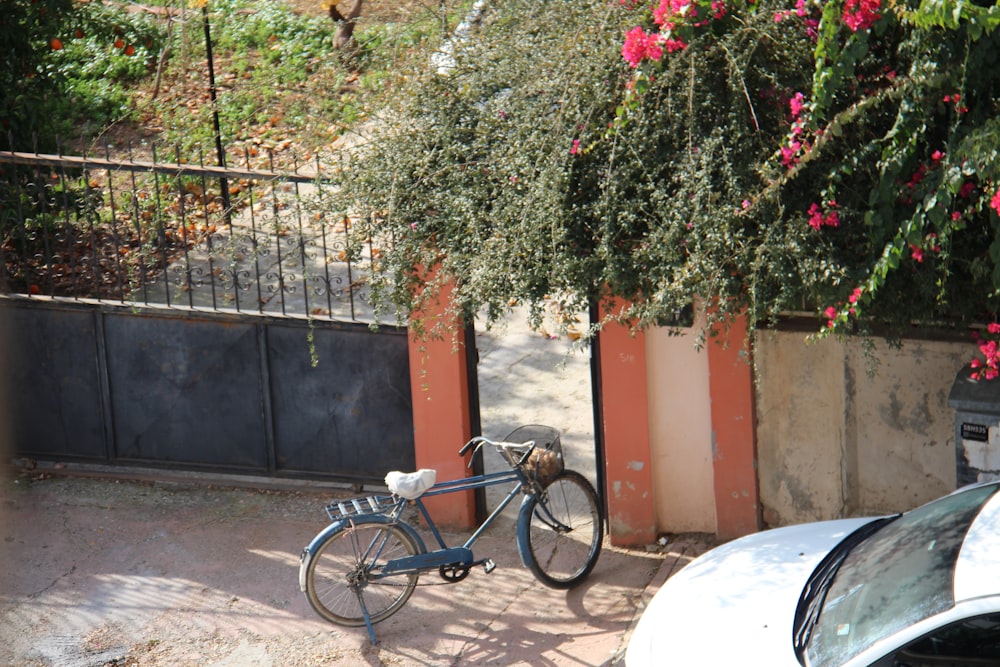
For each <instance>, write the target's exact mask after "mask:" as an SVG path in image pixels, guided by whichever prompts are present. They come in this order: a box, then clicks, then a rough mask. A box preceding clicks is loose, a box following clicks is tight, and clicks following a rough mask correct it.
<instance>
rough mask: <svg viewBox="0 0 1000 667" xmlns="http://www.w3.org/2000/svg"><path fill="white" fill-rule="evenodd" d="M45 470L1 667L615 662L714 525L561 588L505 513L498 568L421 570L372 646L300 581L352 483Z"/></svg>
mask: <svg viewBox="0 0 1000 667" xmlns="http://www.w3.org/2000/svg"><path fill="white" fill-rule="evenodd" d="M40 470H41V468H39V469H36V470H35V471H33V472H31V473H30V474H29V473H24V472H21V473H10V474H8V475H7V476H6V477H5V478H4V479H3V480H2V487H0V507H2V510H0V511H2V513H0V537H2V540H0V558H2V562H3V563H4V567H3V569H2V571H0V664H3V665H13V666H17V667H40V666H43V665H44V666H52V667H97V666H101V667H109V666H113V667H125V666H129V667H131V666H138V665H141V666H145V665H151V666H154V667H158V666H167V665H170V666H171V667H173V666H180V665H192V666H194V665H197V666H198V667H242V666H244V665H247V666H250V665H253V666H258V667H269V666H273V667H279V666H280V667H284V666H289V665H394V666H401V667H408V666H411V665H533V666H535V665H551V666H560V665H610V664H616V663H617V661H618V660H619V659H620V655H621V652H622V650H623V649H624V646H625V642H626V640H627V636H628V632H629V629H630V627H631V626H632V623H633V621H634V620H635V619H636V618H637V615H638V612H639V610H641V608H642V607H643V604H644V601H645V600H647V599H648V597H649V596H650V595H651V594H652V592H653V591H654V589H655V587H656V586H658V584H659V583H661V582H662V580H663V579H665V578H666V576H668V575H669V574H670V573H672V572H674V571H676V570H677V569H678V568H679V567H681V566H683V565H684V564H685V563H686V562H688V561H689V560H690V558H691V557H692V556H694V555H696V554H698V553H700V552H702V551H703V550H704V549H705V548H706V547H707V546H708V544H707V541H706V539H705V538H703V537H700V536H687V537H683V538H677V539H674V540H672V541H671V542H669V543H668V544H667V545H666V546H665V547H662V548H656V549H655V550H646V549H639V550H623V549H616V548H611V547H609V546H607V545H605V549H604V551H603V553H602V555H601V558H600V560H599V562H598V564H597V567H596V568H595V570H594V572H593V573H592V574H591V576H590V577H589V578H588V580H587V581H586V582H584V583H583V584H582V585H581V586H579V587H578V588H576V589H574V590H572V591H568V592H567V591H556V590H552V589H549V588H546V587H544V586H542V585H541V584H540V583H538V582H537V581H536V580H535V579H534V578H533V576H532V575H531V574H530V572H529V571H528V570H526V569H525V568H523V567H522V566H521V564H520V560H519V558H518V556H517V551H516V546H515V541H514V539H513V536H514V527H513V525H511V524H510V523H504V522H501V523H500V524H498V525H497V526H496V527H495V528H494V529H492V530H491V531H489V532H488V533H486V534H485V535H484V536H483V538H482V539H481V541H480V542H479V543H477V545H476V546H475V552H476V556H477V557H485V556H490V557H492V558H493V559H494V561H496V563H497V568H496V569H495V570H494V571H493V573H492V574H489V575H487V574H485V573H483V572H482V571H481V570H479V569H477V570H475V571H474V572H473V573H472V574H471V575H470V576H469V577H468V578H467V579H466V580H465V581H463V582H461V583H458V584H451V585H446V584H443V583H442V580H440V579H439V578H438V577H436V576H434V575H427V576H425V577H422V578H421V581H420V583H421V585H420V586H419V587H418V588H417V590H416V592H415V593H414V595H413V597H412V598H411V599H410V601H409V602H408V603H407V605H406V606H405V607H404V608H403V609H402V610H401V611H400V612H399V613H397V614H396V615H395V616H393V617H391V618H390V619H388V620H386V621H385V622H383V623H380V624H377V625H376V626H375V629H376V633H377V635H378V638H379V640H380V642H379V645H378V646H376V647H372V646H370V645H369V642H368V638H367V633H366V631H365V629H364V628H344V627H339V626H335V625H331V624H329V623H327V622H325V621H323V620H322V619H320V617H319V616H317V615H316V614H315V613H314V612H313V611H312V609H311V608H310V607H309V605H308V602H307V601H306V599H305V596H304V595H303V594H302V593H301V592H300V591H299V590H298V585H297V571H298V556H299V552H300V550H301V549H302V547H303V546H304V545H305V544H306V543H307V542H308V541H309V540H310V539H311V538H312V536H313V535H314V534H315V533H316V532H318V531H319V530H320V529H322V528H323V527H324V525H325V523H326V518H325V514H324V513H323V511H322V508H323V506H324V504H325V503H326V502H327V500H329V499H330V498H332V497H335V496H345V495H350V494H349V493H346V492H344V491H343V490H337V489H335V488H332V487H327V488H312V489H308V490H306V489H301V490H297V491H296V490H261V489H251V488H227V486H228V485H227V486H218V485H209V484H207V483H205V480H199V479H195V478H192V479H187V480H185V479H178V480H176V481H162V476H160V479H161V481H156V482H152V481H124V480H122V481H116V480H113V479H106V478H88V477H70V476H64V475H62V474H55V475H53V474H51V473H62V472H65V469H63V470H50V472H44V471H42V472H40ZM8 472H9V471H8ZM222 482H224V483H225V482H228V484H237V483H239V482H240V480H239V479H237V478H230V479H228V480H222ZM454 537H455V538H456V539H458V538H459V537H460V536H454ZM425 584H426V585H425ZM437 584H441V585H437Z"/></svg>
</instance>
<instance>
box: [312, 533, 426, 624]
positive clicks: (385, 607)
mask: <svg viewBox="0 0 1000 667" xmlns="http://www.w3.org/2000/svg"><path fill="white" fill-rule="evenodd" d="M417 553H419V548H418V546H417V544H416V542H415V541H414V540H413V538H412V537H411V536H410V534H409V533H407V532H406V531H405V530H403V529H402V528H400V527H398V526H395V525H392V524H385V523H361V524H355V525H353V526H345V527H344V528H343V529H342V530H339V531H337V532H336V533H333V534H332V535H330V537H329V538H327V540H326V541H325V542H323V544H322V545H320V547H319V548H318V549H317V550H316V553H315V555H314V556H313V559H312V561H311V562H310V563H309V567H308V569H307V570H306V597H307V598H308V599H309V604H311V605H312V607H313V609H315V610H316V612H317V613H318V614H319V615H320V616H322V617H323V618H325V619H326V620H328V621H332V622H333V623H337V624H339V625H347V626H352V627H353V626H360V625H365V615H364V609H367V610H368V616H369V618H370V619H371V622H372V623H378V622H379V621H383V620H385V619H387V618H389V617H390V616H392V615H393V614H394V613H396V612H397V611H399V609H400V608H401V607H402V606H403V605H404V604H405V603H406V601H407V600H408V599H409V598H410V595H412V594H413V588H414V587H415V586H416V585H417V579H418V577H419V575H417V574H401V575H398V576H390V577H385V578H384V579H381V578H377V577H376V575H377V574H378V573H379V572H380V571H381V569H382V568H383V567H384V566H385V563H386V562H387V561H389V560H391V559H393V558H401V557H403V556H412V555H414V554H417ZM362 600H363V602H364V607H362Z"/></svg>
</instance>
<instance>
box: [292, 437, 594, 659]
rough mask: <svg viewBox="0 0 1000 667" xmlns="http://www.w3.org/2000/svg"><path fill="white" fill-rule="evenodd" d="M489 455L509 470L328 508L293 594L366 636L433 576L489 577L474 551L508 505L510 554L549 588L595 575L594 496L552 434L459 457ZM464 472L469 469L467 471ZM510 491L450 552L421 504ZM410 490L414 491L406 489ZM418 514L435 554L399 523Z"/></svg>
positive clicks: (407, 482)
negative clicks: (478, 572)
mask: <svg viewBox="0 0 1000 667" xmlns="http://www.w3.org/2000/svg"><path fill="white" fill-rule="evenodd" d="M484 446H488V447H493V448H495V450H496V451H497V452H498V453H499V454H500V455H501V456H502V457H503V459H504V461H505V462H506V463H508V464H509V465H510V469H509V470H505V471H501V472H495V473H487V474H484V475H476V476H473V477H467V478H463V479H457V480H451V481H445V482H439V483H434V480H433V477H434V476H435V475H434V471H418V473H411V474H409V475H403V474H402V473H395V476H393V473H390V475H387V485H388V486H389V489H390V494H389V495H384V494H382V495H371V496H367V497H361V498H352V499H348V500H340V501H333V502H331V503H330V504H328V505H327V506H326V512H327V515H328V516H329V517H330V520H331V523H330V525H329V526H327V527H326V528H325V529H324V530H322V531H321V532H320V533H319V534H317V535H316V537H315V538H313V540H312V541H311V542H310V543H309V545H308V546H306V547H305V548H304V549H303V550H302V555H301V557H300V565H299V588H300V589H301V590H302V592H303V593H305V595H306V597H307V598H308V600H309V603H310V605H312V607H313V609H314V610H315V611H316V612H317V613H318V614H319V615H320V616H322V617H323V618H325V619H326V620H328V621H331V622H333V623H336V624H338V625H344V626H350V627H360V626H362V625H364V626H365V627H366V628H367V630H368V637H369V639H370V640H371V643H372V644H376V643H377V642H376V639H375V631H374V629H373V625H374V624H375V623H379V622H381V621H384V620H385V619H387V618H389V617H390V616H392V615H393V614H395V613H396V612H397V611H399V610H400V609H401V608H402V607H403V605H404V604H406V601H407V600H409V598H410V596H411V595H412V594H413V590H414V588H415V587H416V585H417V581H418V579H419V578H420V575H421V574H427V573H429V572H433V571H437V573H438V575H439V576H440V577H441V578H442V579H443V580H444V582H445V583H449V584H454V583H458V582H460V581H462V580H463V579H465V578H466V577H467V576H468V575H469V572H470V570H471V569H472V568H473V567H478V566H482V567H483V569H484V571H485V572H486V573H487V574H489V573H490V572H492V571H493V569H494V568H495V567H496V565H495V564H494V562H493V561H492V560H491V559H490V558H480V559H477V558H476V557H475V555H474V554H473V551H472V546H473V544H475V542H476V541H477V540H478V539H479V537H480V536H481V535H482V534H483V532H484V531H485V530H486V529H487V528H488V527H489V526H490V524H492V523H493V522H494V521H495V520H496V519H497V517H499V516H500V514H501V513H502V512H503V511H504V509H506V508H507V507H508V506H509V505H510V504H511V503H512V502H513V501H514V499H515V498H517V497H518V496H522V497H523V498H522V500H521V507H520V509H519V511H518V518H517V547H518V552H519V555H520V557H521V561H522V563H523V564H524V565H525V566H526V567H527V568H528V569H529V570H531V572H532V573H533V574H534V575H535V577H536V578H538V580H539V581H541V582H542V583H543V584H545V585H547V586H550V587H552V588H572V587H573V586H576V585H577V584H579V583H580V582H582V581H583V580H584V579H585V578H586V577H587V575H589V574H590V572H591V571H592V570H593V569H594V565H595V564H596V563H597V558H598V556H599V555H600V552H601V543H602V541H603V539H604V521H603V517H602V512H601V505H600V502H599V501H598V497H597V492H596V491H595V490H594V487H593V485H591V483H590V482H589V481H588V480H587V478H586V477H584V476H583V475H581V474H580V473H578V472H576V471H573V470H568V469H566V468H565V465H564V461H563V456H562V447H561V444H560V439H559V432H558V431H557V430H556V429H553V428H550V427H547V426H536V425H532V426H522V427H520V428H517V429H515V430H514V431H513V432H512V433H511V434H510V435H508V436H507V437H506V438H505V439H504V440H501V441H492V440H489V439H488V438H484V437H476V438H473V439H472V440H470V441H469V442H467V443H465V444H464V445H463V446H462V448H461V449H459V452H458V453H459V456H465V454H466V453H467V452H468V451H469V450H470V449H472V448H475V449H474V451H473V456H475V455H476V454H477V453H479V450H480V449H481V448H482V447H484ZM470 465H471V463H470ZM507 483H511V484H513V486H512V487H511V488H510V490H509V491H508V493H507V495H506V496H505V497H504V499H503V500H502V501H501V502H500V504H499V505H498V506H497V507H496V508H495V509H494V510H493V511H492V512H491V513H490V514H489V516H487V517H486V519H485V520H483V522H482V523H481V524H480V525H479V526H478V527H477V528H476V529H475V531H474V532H473V533H472V535H471V536H470V537H469V538H468V539H467V540H466V541H465V543H464V544H462V545H461V546H448V545H447V544H446V543H445V541H444V538H443V537H442V535H441V532H440V531H439V530H438V528H437V526H436V525H435V524H434V521H433V520H432V519H431V516H430V514H429V513H428V511H427V508H426V507H425V505H424V502H423V498H428V497H432V496H438V495H443V494H447V493H455V492H457V491H469V490H472V489H478V488H484V487H487V486H493V485H498V484H507ZM409 487H415V488H409ZM410 506H416V508H417V510H419V513H420V516H422V517H423V519H424V521H425V522H426V525H427V529H428V530H429V531H430V533H431V535H433V537H434V540H435V541H436V543H437V545H436V548H434V549H432V550H430V551H428V550H427V547H426V545H425V543H424V540H423V538H422V537H421V536H420V534H419V533H418V532H417V531H416V529H415V528H413V526H411V525H410V524H409V523H407V522H406V521H405V520H404V519H403V512H404V510H405V509H406V508H407V507H410Z"/></svg>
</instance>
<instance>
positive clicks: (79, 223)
mask: <svg viewBox="0 0 1000 667" xmlns="http://www.w3.org/2000/svg"><path fill="white" fill-rule="evenodd" d="M145 155H146V156H147V157H146V159H135V157H134V153H133V151H131V150H129V151H127V152H126V157H125V158H122V157H112V156H111V152H110V150H107V151H105V156H104V157H93V156H82V157H81V156H65V155H46V154H38V153H24V152H15V151H0V233H2V236H0V292H6V293H22V294H26V295H29V296H35V295H42V296H49V297H65V298H72V299H96V300H100V301H113V302H118V303H123V304H135V305H143V306H167V307H187V308H195V309H209V310H216V311H237V312H247V313H260V314H269V315H285V316H302V317H309V318H318V319H332V320H340V321H363V322H371V321H373V320H374V315H373V311H372V307H371V304H370V302H369V299H368V295H369V292H368V282H369V279H370V277H371V275H372V271H373V270H377V259H378V256H379V249H378V248H376V247H375V246H374V245H373V244H372V242H371V241H370V240H365V239H360V240H359V239H355V238H352V234H351V224H350V219H349V218H348V217H347V216H343V215H337V216H333V215H332V214H331V209H330V206H329V205H328V203H327V196H328V195H329V194H330V190H331V186H330V185H329V183H327V182H325V181H324V179H323V178H322V176H321V169H320V166H319V164H318V163H317V164H316V165H315V166H310V171H311V172H312V173H308V172H306V170H305V169H304V168H301V169H300V168H297V169H295V170H294V172H292V173H279V172H277V171H275V170H274V169H273V166H272V167H270V168H268V169H259V168H250V167H249V165H250V158H249V155H248V156H247V159H246V162H247V165H248V167H247V168H244V169H240V168H232V167H226V168H224V167H213V166H204V165H201V164H197V165H195V164H190V163H189V162H187V161H185V160H184V159H182V158H181V156H180V155H179V153H178V152H177V151H176V150H175V151H174V156H173V158H174V160H173V161H172V162H166V161H163V160H162V159H160V157H159V156H158V155H157V152H156V150H155V148H153V149H152V150H151V151H149V150H148V151H146V153H145ZM199 162H200V160H199ZM271 164H272V165H273V162H272V163H271Z"/></svg>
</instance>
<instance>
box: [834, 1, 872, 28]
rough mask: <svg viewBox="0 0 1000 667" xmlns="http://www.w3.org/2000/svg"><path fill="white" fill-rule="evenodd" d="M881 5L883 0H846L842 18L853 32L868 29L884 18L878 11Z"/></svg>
mask: <svg viewBox="0 0 1000 667" xmlns="http://www.w3.org/2000/svg"><path fill="white" fill-rule="evenodd" d="M881 5H882V2H881V0H846V2H844V13H843V15H842V16H841V18H842V19H843V21H844V24H845V25H846V26H847V27H848V28H850V30H851V32H857V31H859V30H868V29H869V28H871V27H872V26H873V25H874V24H875V21H878V20H879V19H880V18H882V15H881V14H879V13H878V9H879V8H880V7H881Z"/></svg>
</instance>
